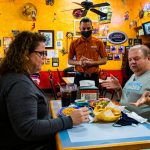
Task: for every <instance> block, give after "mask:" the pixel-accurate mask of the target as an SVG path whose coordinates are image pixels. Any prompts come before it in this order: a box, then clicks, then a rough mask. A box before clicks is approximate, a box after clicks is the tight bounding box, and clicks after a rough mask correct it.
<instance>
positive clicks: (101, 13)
mask: <svg viewBox="0 0 150 150" xmlns="http://www.w3.org/2000/svg"><path fill="white" fill-rule="evenodd" d="M90 11H92V12H94V13H96V14H98V15H100V16H102V17H106V16H107V14H106V13H103V12H101V11H99V10H96V9H90Z"/></svg>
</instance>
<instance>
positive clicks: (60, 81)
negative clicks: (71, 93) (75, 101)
mask: <svg viewBox="0 0 150 150" xmlns="http://www.w3.org/2000/svg"><path fill="white" fill-rule="evenodd" d="M57 74H58V78H59V84H60V85H61V86H64V85H66V83H65V81H64V80H63V78H62V76H61V74H60V71H59V69H58V68H57Z"/></svg>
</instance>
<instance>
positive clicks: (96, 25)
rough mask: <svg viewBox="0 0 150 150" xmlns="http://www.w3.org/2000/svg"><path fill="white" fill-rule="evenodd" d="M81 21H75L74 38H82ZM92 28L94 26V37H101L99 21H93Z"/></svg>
mask: <svg viewBox="0 0 150 150" xmlns="http://www.w3.org/2000/svg"><path fill="white" fill-rule="evenodd" d="M79 26H80V20H74V36H75V37H79V36H81V33H80V29H79ZM92 26H93V31H92V33H93V35H94V36H99V22H98V21H97V20H92Z"/></svg>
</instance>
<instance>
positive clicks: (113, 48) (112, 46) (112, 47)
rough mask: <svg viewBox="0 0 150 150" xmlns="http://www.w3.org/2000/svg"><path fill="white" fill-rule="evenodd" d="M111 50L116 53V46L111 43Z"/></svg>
mask: <svg viewBox="0 0 150 150" xmlns="http://www.w3.org/2000/svg"><path fill="white" fill-rule="evenodd" d="M110 50H111V53H116V46H114V45H111V46H110Z"/></svg>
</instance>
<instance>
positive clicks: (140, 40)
mask: <svg viewBox="0 0 150 150" xmlns="http://www.w3.org/2000/svg"><path fill="white" fill-rule="evenodd" d="M133 44H134V45H139V44H142V39H134V40H133Z"/></svg>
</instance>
